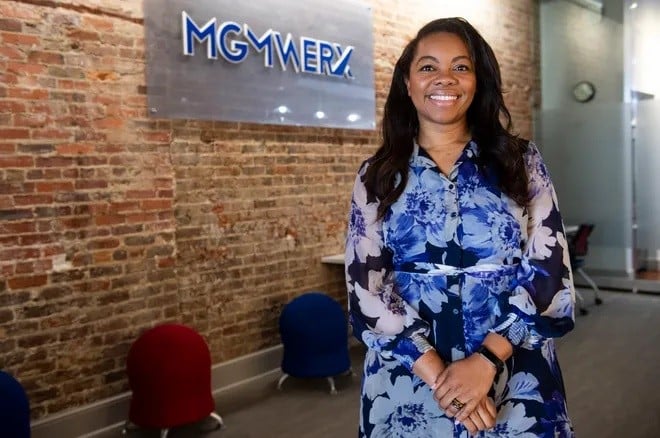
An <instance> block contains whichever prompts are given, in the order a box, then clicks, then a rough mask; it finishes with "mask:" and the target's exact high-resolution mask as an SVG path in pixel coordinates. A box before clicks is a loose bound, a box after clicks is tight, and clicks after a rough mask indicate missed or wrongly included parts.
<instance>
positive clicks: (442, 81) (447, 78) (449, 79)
mask: <svg viewBox="0 0 660 438" xmlns="http://www.w3.org/2000/svg"><path fill="white" fill-rule="evenodd" d="M456 82H457V81H456V77H455V76H454V75H453V74H452V73H451V72H438V74H437V76H436V77H435V78H434V79H433V83H434V84H436V85H453V84H455V83H456Z"/></svg>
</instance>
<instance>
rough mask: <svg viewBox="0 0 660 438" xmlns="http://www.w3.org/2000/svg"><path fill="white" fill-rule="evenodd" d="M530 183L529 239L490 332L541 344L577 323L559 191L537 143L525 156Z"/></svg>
mask: <svg viewBox="0 0 660 438" xmlns="http://www.w3.org/2000/svg"><path fill="white" fill-rule="evenodd" d="M525 162H526V167H527V172H528V175H529V185H530V202H529V204H528V215H529V216H528V222H527V224H528V226H527V233H528V239H527V242H526V244H525V247H524V252H523V257H522V260H521V263H520V265H519V268H518V271H517V274H516V281H515V282H514V288H513V290H512V291H511V292H509V293H505V294H502V295H501V296H500V299H499V300H500V303H499V304H500V310H501V315H500V316H499V317H498V319H497V321H496V324H495V326H494V327H493V328H492V329H491V331H492V332H495V333H498V334H500V335H502V336H504V337H506V338H507V339H508V340H509V341H510V342H511V344H513V345H514V346H520V347H523V348H527V349H534V348H540V347H541V345H542V344H543V341H544V340H545V339H547V338H557V337H560V336H563V335H565V334H566V333H568V332H569V331H571V330H572V329H573V327H574V320H575V317H574V308H575V289H574V287H573V276H572V273H571V266H570V259H569V254H568V244H567V241H566V235H565V232H564V226H563V223H562V219H561V216H560V214H559V210H558V208H557V195H556V193H555V189H554V187H553V185H552V182H551V181H550V177H549V175H548V170H547V168H546V166H545V164H544V163H543V160H542V158H541V154H540V153H539V151H538V149H537V148H536V146H535V145H534V144H533V143H530V146H529V151H528V152H527V155H526V157H525Z"/></svg>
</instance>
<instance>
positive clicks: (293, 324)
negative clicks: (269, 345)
mask: <svg viewBox="0 0 660 438" xmlns="http://www.w3.org/2000/svg"><path fill="white" fill-rule="evenodd" d="M279 323H280V324H279V328H280V336H281V337H282V344H283V346H284V355H283V357H282V372H283V373H284V374H283V375H282V377H281V378H280V380H279V382H278V384H277V388H278V389H282V384H283V383H284V381H285V380H286V379H287V378H288V377H289V376H293V377H302V378H323V377H325V378H326V379H327V380H328V383H329V384H330V393H331V394H336V393H337V389H336V387H335V381H334V376H338V375H341V374H352V370H351V359H350V357H349V353H348V323H347V320H346V315H345V314H344V310H343V309H342V307H341V305H340V304H339V303H338V302H337V301H336V300H334V299H333V298H331V297H329V296H328V295H325V294H323V293H320V292H308V293H305V294H303V295H300V296H298V297H296V298H294V299H293V300H291V302H289V303H288V304H287V305H286V306H284V309H282V313H281V314H280V321H279Z"/></svg>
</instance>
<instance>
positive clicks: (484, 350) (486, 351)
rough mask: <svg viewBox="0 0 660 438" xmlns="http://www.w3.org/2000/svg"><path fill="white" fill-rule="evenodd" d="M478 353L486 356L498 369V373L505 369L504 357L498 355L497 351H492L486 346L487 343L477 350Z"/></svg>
mask: <svg viewBox="0 0 660 438" xmlns="http://www.w3.org/2000/svg"><path fill="white" fill-rule="evenodd" d="M476 353H479V354H480V355H482V356H483V357H484V358H486V360H487V361H488V362H490V363H492V364H493V366H494V367H495V371H496V373H497V374H499V373H501V372H502V370H504V362H502V359H500V358H499V357H497V356H496V355H495V353H493V352H492V351H490V350H489V349H488V347H486V346H485V345H482V346H481V347H479V349H478V350H477V351H476Z"/></svg>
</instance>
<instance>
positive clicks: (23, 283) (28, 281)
mask: <svg viewBox="0 0 660 438" xmlns="http://www.w3.org/2000/svg"><path fill="white" fill-rule="evenodd" d="M47 280H48V276H47V275H34V276H29V277H14V278H10V279H8V280H7V285H8V286H9V289H13V290H19V289H27V288H32V287H38V286H43V285H45V284H46V282H47Z"/></svg>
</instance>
